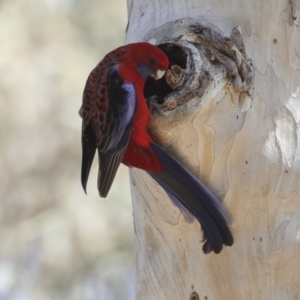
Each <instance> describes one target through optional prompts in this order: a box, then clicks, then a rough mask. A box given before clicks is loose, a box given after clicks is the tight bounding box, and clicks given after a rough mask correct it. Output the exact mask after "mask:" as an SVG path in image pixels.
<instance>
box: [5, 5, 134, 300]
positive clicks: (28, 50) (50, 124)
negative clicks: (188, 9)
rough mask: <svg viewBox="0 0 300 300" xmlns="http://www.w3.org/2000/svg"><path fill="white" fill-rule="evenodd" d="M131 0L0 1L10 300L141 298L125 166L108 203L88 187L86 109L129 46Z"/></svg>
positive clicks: (7, 288)
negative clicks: (115, 53)
mask: <svg viewBox="0 0 300 300" xmlns="http://www.w3.org/2000/svg"><path fill="white" fill-rule="evenodd" d="M126 23H127V8H126V1H125V0H121V1H120V0H110V1H107V0H85V1H80V0H63V1H62V0H0V43H1V47H0V54H1V55H0V99H1V101H0V106H1V109H0V115H1V126H0V134H1V138H0V145H1V146H0V147H1V156H0V179H1V185H0V200H1V201H0V204H1V205H0V222H1V223H0V225H1V226H0V237H1V243H0V299H1V300H2V299H13V300H14V299H22V300H27V299H30V300H50V299H55V300H56V299H72V300H76V299H80V300H81V299H87V300H90V299H97V300H98V299H100V300H101V299H105V300H110V299H126V300H127V299H134V266H133V263H134V258H133V255H134V253H133V225H132V209H131V199H130V191H129V182H128V174H127V173H128V170H127V169H126V168H125V167H122V168H121V169H120V170H119V172H118V174H117V179H116V180H115V182H114V185H113V188H112V189H111V191H110V194H109V196H108V197H107V198H106V199H101V198H99V196H98V193H97V188H96V180H97V160H96V161H95V162H94V165H93V168H92V172H91V175H90V180H89V184H88V195H87V196H86V195H85V194H84V192H83V190H82V188H81V184H80V167H81V143H80V134H81V120H80V118H79V116H78V110H79V107H80V105H81V101H82V100H81V97H82V91H83V88H84V85H85V82H86V79H87V76H88V75H89V73H90V71H91V70H92V69H93V68H94V67H95V66H96V64H97V63H98V62H99V61H100V60H101V59H102V57H103V56H104V55H105V54H106V53H107V52H109V51H110V50H112V49H114V48H116V47H118V46H120V45H122V44H123V42H124V39H125V28H126Z"/></svg>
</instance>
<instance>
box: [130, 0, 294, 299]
mask: <svg viewBox="0 0 300 300" xmlns="http://www.w3.org/2000/svg"><path fill="white" fill-rule="evenodd" d="M299 6H300V3H299V1H292V0H291V1H275V0H272V1H260V0H254V1H249V0H239V1H238V0H236V1H234V0H232V1H216V0H203V1H196V0H195V1H192V0H186V1H179V0H178V1H175V0H174V1H166V0H165V1H163V0H152V1H148V0H128V11H129V26H128V31H127V39H126V42H127V43H129V42H135V41H142V40H144V39H146V38H147V39H149V32H150V31H151V30H153V29H156V28H159V27H160V26H162V25H163V24H165V23H167V22H170V21H175V20H178V19H185V18H193V19H196V20H197V19H199V20H202V21H203V20H206V21H208V22H209V23H211V24H213V25H214V26H215V27H216V28H218V29H219V30H220V31H222V32H223V34H224V35H225V36H230V34H231V31H232V29H233V28H234V27H236V26H240V28H241V32H242V35H243V39H244V43H245V49H246V52H247V54H248V56H249V57H250V58H251V60H252V62H253V66H252V71H253V76H254V81H253V88H252V89H251V91H250V95H251V97H242V96H241V95H240V94H239V93H236V92H235V91H234V89H232V87H231V85H232V84H230V82H229V81H230V80H229V79H228V78H226V77H222V78H220V82H221V84H220V85H216V86H213V88H211V89H210V92H209V93H205V94H204V95H203V96H202V97H201V98H196V99H194V100H192V101H193V102H192V103H193V105H192V106H191V105H188V104H185V105H183V106H181V107H180V108H177V109H175V110H174V111H173V112H172V113H170V114H168V115H166V116H162V115H156V117H155V119H154V122H153V126H152V128H151V130H152V133H153V135H154V136H155V137H156V139H157V140H158V141H159V143H160V144H161V145H162V146H164V147H165V148H166V149H167V150H168V151H170V153H172V154H173V155H174V156H175V157H177V158H178V159H179V160H180V161H181V162H182V163H184V164H185V165H186V166H187V167H188V168H189V169H190V170H191V171H192V172H193V173H194V174H195V175H196V176H197V177H198V178H200V180H201V181H202V182H203V183H205V184H206V185H207V186H208V187H209V189H210V190H211V191H212V192H213V193H215V195H216V196H217V197H218V198H219V199H220V201H223V204H224V206H225V207H226V208H227V210H228V211H229V212H230V214H231V216H232V218H233V221H234V224H233V226H232V228H231V229H232V232H233V235H234V239H235V243H234V245H233V246H232V247H231V248H227V247H226V248H224V249H223V251H222V252H221V253H220V254H218V255H216V254H213V253H212V254H209V255H204V254H203V253H202V251H201V245H202V243H201V232H200V228H199V224H198V223H197V222H194V223H193V224H188V223H186V221H185V220H184V218H183V217H182V215H181V213H180V211H179V210H178V209H177V208H176V207H174V206H173V205H172V203H171V202H170V200H169V199H168V197H167V196H166V195H165V193H164V191H163V190H162V189H161V188H160V187H158V185H157V184H156V183H155V182H154V181H153V180H152V179H151V178H150V177H149V176H148V175H147V174H146V173H144V172H142V171H138V170H132V171H131V183H132V194H133V208H134V223H135V232H136V263H137V275H136V280H137V288H136V292H137V295H136V297H137V299H143V300H150V299H151V300H152V299H153V300H154V299H155V300H165V299H179V300H182V299H216V300H220V299H224V300H227V299H231V300H232V299H238V300H240V299H280V300H281V299H300V288H299V282H300V272H299V266H298V262H299V261H300V196H299V195H300V127H299V123H300V27H299V24H300V8H299ZM152 32H153V31H152ZM153 34H154V33H153ZM161 34H162V35H163V33H161ZM166 34H170V32H167V33H166ZM156 40H157V38H156Z"/></svg>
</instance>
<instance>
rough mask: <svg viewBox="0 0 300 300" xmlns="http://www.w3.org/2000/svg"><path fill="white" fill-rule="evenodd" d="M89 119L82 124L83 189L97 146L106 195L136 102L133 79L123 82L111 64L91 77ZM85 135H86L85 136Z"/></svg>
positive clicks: (102, 191)
mask: <svg viewBox="0 0 300 300" xmlns="http://www.w3.org/2000/svg"><path fill="white" fill-rule="evenodd" d="M90 84H91V85H94V91H93V93H90V94H88V93H86V94H87V95H89V97H90V98H91V99H92V101H90V102H89V103H91V105H90V106H91V107H90V110H89V115H90V121H89V122H90V123H89V125H85V124H84V125H83V126H84V129H83V135H82V136H83V137H82V145H83V159H82V173H81V178H82V185H83V187H84V189H85V187H86V182H87V179H88V173H89V170H90V166H91V164H92V161H93V157H94V154H95V150H96V148H97V149H98V156H99V173H98V190H99V194H100V196H101V197H106V196H107V194H108V192H109V190H110V187H111V185H112V182H113V180H114V178H115V175H116V172H117V170H118V167H119V165H120V163H121V161H122V159H123V156H124V154H125V151H126V148H127V145H128V142H129V139H130V135H131V131H132V122H133V116H134V112H135V106H136V95H135V90H134V86H133V84H132V83H124V81H123V79H122V78H121V77H120V76H119V74H118V68H117V67H114V68H112V69H110V70H109V72H107V73H106V74H101V78H99V79H98V80H97V78H94V79H93V82H92V83H90ZM84 137H85V138H84Z"/></svg>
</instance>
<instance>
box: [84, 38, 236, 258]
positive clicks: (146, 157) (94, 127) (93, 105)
mask: <svg viewBox="0 0 300 300" xmlns="http://www.w3.org/2000/svg"><path fill="white" fill-rule="evenodd" d="M168 65H169V61H168V58H167V56H166V55H165V53H164V52H163V51H161V50H160V49H159V48H157V47H156V46H153V45H151V44H148V43H135V44H129V45H126V46H123V47H120V48H117V49H116V50H114V51H112V52H110V53H109V54H107V55H106V56H105V57H104V59H103V60H102V61H101V62H100V63H99V64H98V65H97V66H96V68H95V69H94V70H93V71H92V72H91V74H90V76H89V77H88V80H87V83H86V86H85V89H84V94H83V103H82V107H81V109H80V114H81V116H82V149H83V153H82V168H81V182H82V186H83V188H84V190H85V191H86V185H87V181H88V176H89V172H90V168H91V165H92V162H93V159H94V156H95V152H96V150H98V156H99V174H98V190H99V194H100V196H101V197H106V196H107V194H108V192H109V190H110V187H111V184H112V182H113V180H114V177H115V174H116V172H117V170H118V167H119V165H120V163H121V162H122V163H123V164H125V165H127V166H129V167H136V168H139V169H142V170H145V171H147V172H148V174H149V175H150V176H151V177H152V178H153V179H155V180H156V182H158V183H159V184H160V185H161V187H162V188H163V189H164V190H165V192H166V193H167V194H168V196H169V197H170V199H171V200H172V201H173V202H174V204H176V205H177V206H178V207H179V208H180V209H181V210H182V212H183V213H184V215H185V216H188V217H187V218H189V219H190V220H191V219H193V218H194V217H195V218H196V219H197V220H198V221H199V223H200V224H201V226H202V231H203V239H204V241H205V242H204V245H203V251H204V252H205V253H209V252H211V251H214V252H215V253H219V252H220V251H221V250H222V247H223V244H224V245H227V246H231V245H232V244H233V238H232V235H231V232H230V230H229V229H228V226H227V221H228V220H229V217H228V215H227V213H226V211H225V210H224V208H223V206H222V205H221V203H220V202H219V201H218V199H216V197H215V196H214V195H213V194H212V193H211V192H210V191H209V190H208V189H207V188H206V187H205V186H204V185H203V184H202V183H201V182H199V181H198V180H197V179H196V178H195V177H194V176H193V175H192V174H191V173H190V172H189V171H188V170H187V169H186V168H185V167H184V166H182V165H181V164H180V163H179V162H178V161H177V160H176V159H174V158H173V157H172V156H170V155H169V154H168V153H167V152H166V151H165V150H163V149H162V148H161V147H160V146H159V145H157V144H156V143H154V142H153V140H152V139H151V137H150V135H149V133H148V131H147V127H148V125H149V123H150V122H151V117H150V112H149V109H148V106H147V103H146V100H145V98H144V95H143V90H144V86H145V82H146V79H147V77H149V76H152V77H154V78H155V79H158V78H160V77H162V76H163V74H164V72H165V71H166V69H167V68H168Z"/></svg>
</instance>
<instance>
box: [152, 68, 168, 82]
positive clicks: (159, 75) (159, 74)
mask: <svg viewBox="0 0 300 300" xmlns="http://www.w3.org/2000/svg"><path fill="white" fill-rule="evenodd" d="M165 73H166V70H157V71H156V72H155V73H153V74H152V75H151V77H152V78H154V79H155V80H158V79H160V78H162V77H163V76H164V75H165Z"/></svg>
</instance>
